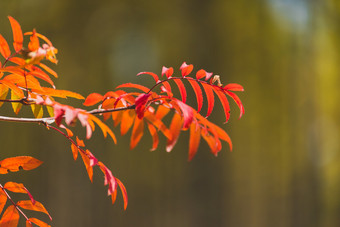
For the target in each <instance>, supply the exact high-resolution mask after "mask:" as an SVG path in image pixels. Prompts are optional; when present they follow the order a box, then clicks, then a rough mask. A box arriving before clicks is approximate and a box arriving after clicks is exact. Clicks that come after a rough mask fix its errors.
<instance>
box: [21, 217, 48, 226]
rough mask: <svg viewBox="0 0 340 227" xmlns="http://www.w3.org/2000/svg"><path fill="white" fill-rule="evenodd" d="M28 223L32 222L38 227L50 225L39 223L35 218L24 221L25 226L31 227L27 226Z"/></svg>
mask: <svg viewBox="0 0 340 227" xmlns="http://www.w3.org/2000/svg"><path fill="white" fill-rule="evenodd" d="M29 222H33V223H34V224H36V225H38V226H40V227H50V225H48V224H46V223H45V222H43V221H40V220H39V219H36V218H29V219H28V220H27V221H26V226H32V225H28V224H27V223H29Z"/></svg>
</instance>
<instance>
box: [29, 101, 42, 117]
mask: <svg viewBox="0 0 340 227" xmlns="http://www.w3.org/2000/svg"><path fill="white" fill-rule="evenodd" d="M42 107H43V106H42V105H36V104H32V105H31V109H32V112H33V115H34V117H35V118H42V116H43V115H44V110H43V108H42Z"/></svg>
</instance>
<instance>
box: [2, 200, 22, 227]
mask: <svg viewBox="0 0 340 227" xmlns="http://www.w3.org/2000/svg"><path fill="white" fill-rule="evenodd" d="M19 218H20V216H19V212H18V210H17V209H16V208H15V206H14V205H10V206H9V207H7V209H6V211H5V212H4V214H3V215H2V218H1V220H0V226H1V227H15V226H18V222H19Z"/></svg>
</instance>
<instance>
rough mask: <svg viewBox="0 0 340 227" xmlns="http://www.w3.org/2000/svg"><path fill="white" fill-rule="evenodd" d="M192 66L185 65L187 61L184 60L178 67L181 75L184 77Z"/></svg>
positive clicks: (190, 70)
mask: <svg viewBox="0 0 340 227" xmlns="http://www.w3.org/2000/svg"><path fill="white" fill-rule="evenodd" d="M193 68H194V66H193V65H191V64H190V65H187V63H186V62H184V63H183V64H182V65H181V67H180V68H179V69H180V70H181V71H182V76H183V77H185V76H187V75H189V74H190V73H191V72H192V70H193Z"/></svg>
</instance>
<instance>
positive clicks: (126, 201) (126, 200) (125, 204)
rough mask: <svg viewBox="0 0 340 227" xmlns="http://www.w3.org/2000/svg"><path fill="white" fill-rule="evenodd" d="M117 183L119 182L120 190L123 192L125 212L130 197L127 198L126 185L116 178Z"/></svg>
mask: <svg viewBox="0 0 340 227" xmlns="http://www.w3.org/2000/svg"><path fill="white" fill-rule="evenodd" d="M116 181H117V184H118V186H119V187H120V190H121V191H122V196H123V200H124V210H126V207H127V205H128V196H127V192H126V188H125V186H124V184H123V183H122V182H121V181H120V180H119V179H118V178H116Z"/></svg>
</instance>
